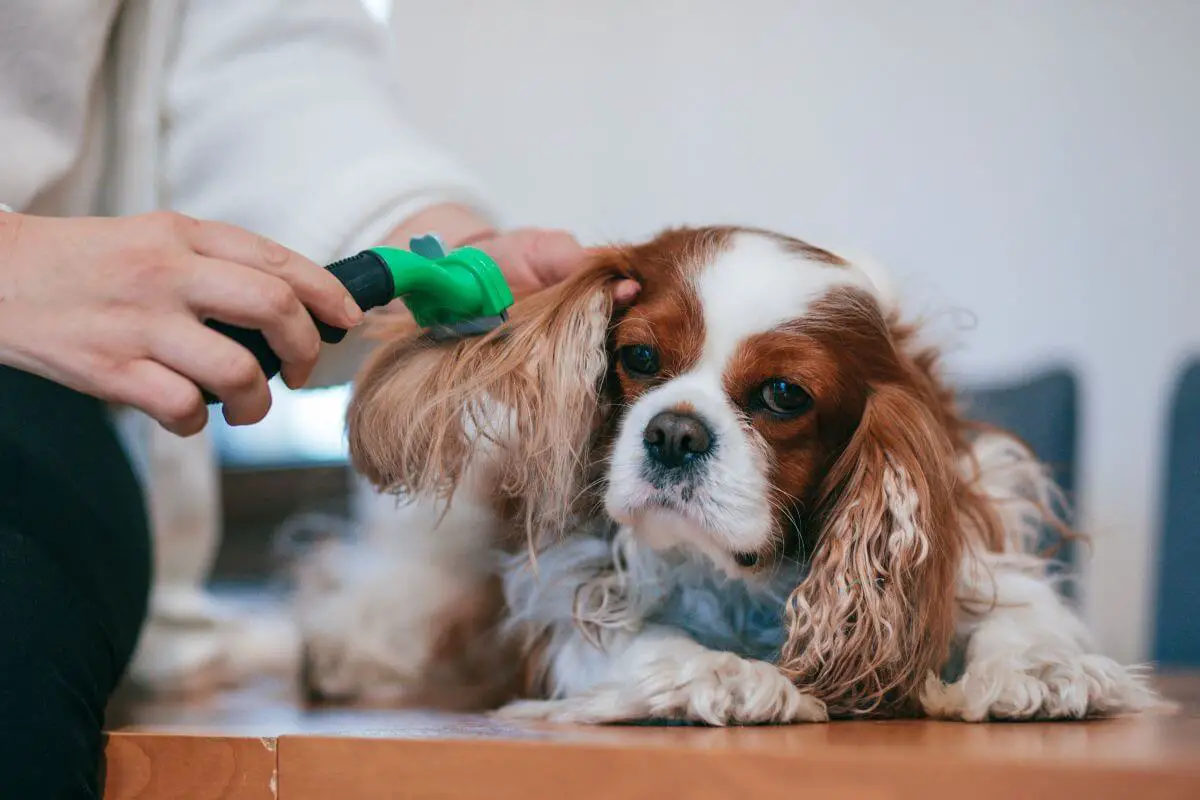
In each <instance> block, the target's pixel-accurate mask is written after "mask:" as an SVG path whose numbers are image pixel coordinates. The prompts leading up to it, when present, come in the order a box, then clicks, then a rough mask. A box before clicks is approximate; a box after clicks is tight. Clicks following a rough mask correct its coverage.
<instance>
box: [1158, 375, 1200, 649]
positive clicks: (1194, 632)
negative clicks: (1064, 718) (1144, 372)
mask: <svg viewBox="0 0 1200 800" xmlns="http://www.w3.org/2000/svg"><path fill="white" fill-rule="evenodd" d="M1166 451H1167V457H1166V465H1165V466H1166V474H1165V475H1164V480H1163V484H1164V486H1165V493H1164V497H1163V514H1162V528H1161V529H1162V538H1161V539H1160V541H1159V543H1158V584H1157V585H1158V590H1157V600H1156V605H1155V608H1156V609H1157V611H1156V614H1155V622H1154V660H1155V661H1157V662H1158V663H1159V664H1161V665H1163V666H1168V667H1180V666H1183V667H1197V666H1200V577H1198V576H1197V571H1198V570H1200V358H1197V359H1194V360H1192V361H1191V362H1190V363H1189V364H1187V365H1186V366H1185V367H1184V369H1183V371H1182V374H1181V375H1180V378H1179V382H1178V383H1177V384H1176V388H1175V393H1174V397H1173V399H1172V402H1171V413H1170V421H1169V423H1168V428H1167V447H1166Z"/></svg>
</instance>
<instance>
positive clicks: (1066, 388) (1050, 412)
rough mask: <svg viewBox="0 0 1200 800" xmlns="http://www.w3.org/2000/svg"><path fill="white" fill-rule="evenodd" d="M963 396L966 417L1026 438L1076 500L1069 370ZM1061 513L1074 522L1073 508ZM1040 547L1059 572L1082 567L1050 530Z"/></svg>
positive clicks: (1074, 406) (1074, 395)
mask: <svg viewBox="0 0 1200 800" xmlns="http://www.w3.org/2000/svg"><path fill="white" fill-rule="evenodd" d="M961 397H962V401H963V410H964V412H965V413H966V414H967V416H968V417H970V418H972V419H975V420H978V421H980V422H986V423H989V424H992V425H996V426H998V427H1001V428H1004V429H1006V430H1009V431H1011V432H1013V433H1015V434H1016V435H1017V436H1019V437H1020V438H1021V439H1023V440H1024V441H1025V443H1026V444H1027V445H1029V447H1031V448H1032V449H1033V452H1034V453H1035V454H1036V455H1037V456H1038V458H1040V459H1041V460H1042V461H1044V462H1045V463H1046V464H1047V465H1048V466H1049V467H1050V469H1051V470H1052V472H1053V475H1054V479H1055V480H1056V481H1057V482H1058V485H1059V487H1060V488H1061V489H1062V490H1063V492H1064V495H1065V496H1066V498H1067V500H1068V502H1070V501H1073V500H1074V498H1075V491H1076V482H1075V464H1076V458H1077V454H1078V437H1079V432H1078V431H1079V386H1078V380H1077V379H1076V377H1075V374H1074V373H1073V372H1072V371H1071V370H1069V369H1067V368H1065V367H1054V368H1048V369H1045V370H1042V371H1039V372H1037V373H1035V374H1033V375H1031V376H1029V377H1027V378H1025V379H1023V380H1020V381H1016V382H1005V383H994V384H988V385H976V386H968V387H966V388H964V389H963V390H962V392H961ZM1058 510H1059V511H1061V512H1062V513H1063V514H1064V517H1065V519H1066V521H1067V522H1068V524H1071V523H1073V516H1074V515H1073V514H1072V512H1071V509H1070V508H1066V509H1058ZM1042 545H1043V549H1050V550H1051V551H1052V552H1054V555H1055V559H1056V561H1057V562H1058V564H1059V565H1060V566H1059V567H1058V568H1057V569H1058V571H1059V572H1060V573H1061V572H1062V571H1064V570H1065V571H1067V572H1070V570H1071V569H1073V568H1076V567H1077V566H1078V565H1077V564H1076V553H1075V549H1076V548H1075V547H1074V546H1073V543H1072V542H1061V541H1060V540H1059V537H1058V535H1057V534H1056V533H1055V532H1054V531H1053V530H1051V529H1049V527H1047V529H1046V530H1045V531H1044V532H1043V535H1042ZM1054 548H1058V549H1057V550H1055V549H1054ZM1061 588H1062V591H1063V594H1064V595H1065V596H1066V597H1068V598H1074V597H1075V596H1076V592H1075V591H1074V587H1073V586H1072V584H1071V583H1070V582H1069V581H1064V582H1063V583H1062V584H1061Z"/></svg>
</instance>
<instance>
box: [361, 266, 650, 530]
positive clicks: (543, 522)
mask: <svg viewBox="0 0 1200 800" xmlns="http://www.w3.org/2000/svg"><path fill="white" fill-rule="evenodd" d="M618 267H619V265H617V264H615V263H610V261H607V260H597V262H596V263H595V264H594V265H593V266H592V267H591V268H589V269H586V270H584V271H583V272H581V273H580V274H578V275H576V276H574V277H573V278H571V279H569V280H568V281H566V282H564V283H562V284H559V285H558V286H556V287H554V288H551V289H548V290H545V291H543V292H540V293H538V294H537V295H534V296H532V297H530V298H529V299H527V300H524V301H522V302H520V303H518V304H517V305H516V306H514V308H513V313H512V318H511V319H510V320H509V321H508V322H507V323H505V324H504V325H503V326H501V327H500V328H499V329H497V330H495V331H492V332H491V333H489V334H487V335H485V336H482V337H479V338H474V339H466V340H463V341H458V342H453V343H442V344H435V343H431V342H430V341H428V340H427V339H425V338H423V337H421V336H419V335H408V336H406V337H404V338H400V339H397V340H394V341H392V342H390V343H389V344H386V345H385V346H383V347H382V348H380V349H379V350H378V351H376V353H375V354H374V355H373V356H372V357H371V359H370V360H369V361H368V362H367V364H366V366H365V367H364V369H363V372H362V373H361V376H360V379H359V381H358V385H357V387H356V390H355V392H354V396H353V398H352V400H351V403H350V408H349V413H348V428H349V438H350V455H351V459H352V460H353V462H354V465H355V466H356V467H357V468H358V469H359V470H360V471H361V472H362V473H363V474H364V475H365V476H366V477H367V478H368V479H369V480H370V481H371V482H372V483H373V484H375V486H376V487H377V488H379V489H381V490H388V491H395V492H402V493H405V494H409V495H417V494H433V495H436V496H439V497H443V498H447V499H448V498H449V497H450V496H451V495H452V494H453V491H454V489H455V487H456V486H458V485H459V483H460V482H461V481H462V480H463V478H464V472H465V470H467V468H468V466H470V465H473V464H476V463H479V464H480V465H481V467H482V469H484V470H486V474H487V475H488V477H489V479H490V480H494V481H495V484H494V485H493V486H490V487H489V491H491V492H493V493H495V494H497V495H499V496H500V497H508V498H517V499H519V500H521V501H522V502H523V504H524V512H525V517H526V519H525V522H526V525H527V526H528V528H529V532H530V533H531V535H532V533H533V532H534V531H535V530H537V529H539V528H541V527H544V526H553V527H557V525H556V523H561V522H562V521H563V520H564V519H565V517H566V516H567V515H568V514H569V513H570V510H571V508H572V507H573V505H574V503H575V500H576V497H577V494H578V493H579V489H580V487H579V486H578V485H577V484H578V483H579V482H580V476H581V475H582V474H583V469H582V467H581V465H582V464H585V463H586V459H587V455H588V450H589V447H590V445H591V440H592V438H593V431H594V430H595V428H596V425H597V420H598V415H599V414H600V413H601V412H602V408H601V403H600V391H601V385H602V383H603V380H604V377H605V375H606V373H607V369H608V360H607V355H606V347H605V345H606V337H607V335H608V328H609V322H610V318H611V316H612V312H613V301H612V289H613V286H614V283H615V281H616V280H618V279H620V278H622V277H627V276H625V275H623V274H621V272H620V270H619V269H618ZM477 454H478V455H480V456H483V458H475V456H476V455H477Z"/></svg>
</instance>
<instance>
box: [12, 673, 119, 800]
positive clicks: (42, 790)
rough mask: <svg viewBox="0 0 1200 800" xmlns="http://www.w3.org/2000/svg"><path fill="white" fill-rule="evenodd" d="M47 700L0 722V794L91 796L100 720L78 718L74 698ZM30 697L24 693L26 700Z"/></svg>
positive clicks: (60, 695) (98, 760) (96, 771)
mask: <svg viewBox="0 0 1200 800" xmlns="http://www.w3.org/2000/svg"><path fill="white" fill-rule="evenodd" d="M71 693H72V690H70V689H68V688H67V687H60V690H59V691H58V692H56V695H57V696H52V697H48V698H47V697H44V696H43V697H38V698H36V700H38V701H42V700H46V701H48V702H44V703H42V705H41V707H40V708H38V709H37V710H36V712H34V713H21V712H19V711H18V713H16V714H15V715H12V716H8V713H9V709H5V711H4V713H5V715H6V718H5V720H4V721H3V722H2V723H0V797H14V798H15V797H28V798H35V797H45V798H51V797H53V798H71V799H72V800H73V799H74V798H96V797H99V796H100V789H99V780H100V778H99V776H100V764H101V758H102V751H103V737H102V735H101V732H100V723H99V722H98V721H96V720H90V719H86V718H83V717H81V715H80V714H79V713H78V709H74V708H70V706H71V705H72V704H73V703H74V702H77V701H76V700H75V699H74V698H72V699H71V700H70V701H68V700H67V698H65V697H63V695H70V694H71ZM34 699H35V698H33V697H29V701H30V702H31V706H30V708H31V709H32V701H33V700H34Z"/></svg>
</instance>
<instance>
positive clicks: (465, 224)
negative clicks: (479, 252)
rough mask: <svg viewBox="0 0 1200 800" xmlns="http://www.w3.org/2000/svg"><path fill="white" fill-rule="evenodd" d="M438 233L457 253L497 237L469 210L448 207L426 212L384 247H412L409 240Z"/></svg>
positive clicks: (397, 231) (402, 227) (394, 233)
mask: <svg viewBox="0 0 1200 800" xmlns="http://www.w3.org/2000/svg"><path fill="white" fill-rule="evenodd" d="M427 233H435V234H437V235H438V237H439V238H440V239H441V240H442V242H443V243H444V244H445V245H446V247H447V248H449V249H451V250H453V249H454V248H456V247H464V246H466V245H469V244H473V243H475V242H478V241H480V240H482V239H488V238H490V237H492V236H495V235H496V234H497V231H496V229H495V227H493V226H492V224H491V223H490V222H488V221H487V220H485V219H484V218H483V217H481V216H479V214H477V213H475V212H474V211H472V210H471V209H470V208H468V207H467V206H461V205H457V204H455V203H444V204H441V205H436V206H431V207H430V208H427V209H424V210H423V211H420V212H418V213H416V214H414V215H413V216H411V217H409V218H408V219H406V220H404V222H401V223H400V224H399V225H397V226H396V227H395V228H394V229H393V230H392V232H391V233H390V234H388V235H387V237H386V238H385V239H384V241H383V244H387V245H391V246H393V247H408V241H409V239H411V238H413V237H414V236H424V235H425V234H427Z"/></svg>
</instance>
